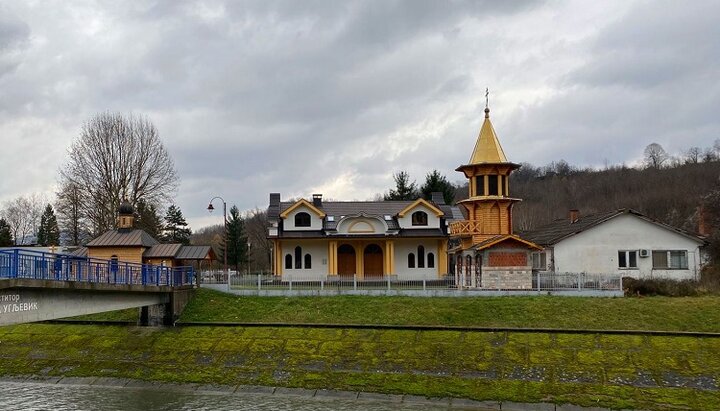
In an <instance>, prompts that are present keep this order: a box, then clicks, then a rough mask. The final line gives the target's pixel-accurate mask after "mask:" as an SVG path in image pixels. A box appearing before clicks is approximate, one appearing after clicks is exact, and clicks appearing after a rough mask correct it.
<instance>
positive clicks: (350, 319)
mask: <svg viewBox="0 0 720 411" xmlns="http://www.w3.org/2000/svg"><path fill="white" fill-rule="evenodd" d="M718 307H720V296H703V297H673V298H670V297H649V298H589V297H588V298H585V297H550V296H543V297H475V298H470V297H468V298H421V297H367V296H338V297H240V296H234V295H230V294H226V293H221V292H217V291H212V290H207V289H200V290H198V291H197V294H196V296H195V298H194V299H193V300H192V301H191V302H190V303H189V304H188V306H187V307H186V308H185V311H184V313H183V315H182V316H181V318H180V320H181V321H201V322H258V323H262V322H284V323H338V324H394V325H406V324H407V325H448V326H480V327H533V328H561V329H576V328H580V329H592V330H607V329H623V330H659V331H703V332H720V309H718Z"/></svg>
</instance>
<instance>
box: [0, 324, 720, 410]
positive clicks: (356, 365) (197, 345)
mask: <svg viewBox="0 0 720 411" xmlns="http://www.w3.org/2000/svg"><path fill="white" fill-rule="evenodd" d="M718 352H720V339H717V338H705V339H703V338H691V337H661V336H651V337H648V336H626V335H594V334H593V335H585V334H562V333H556V334H551V333H518V332H460V331H405V330H354V329H320V328H280V327H272V328H265V327H262V328H258V327H212V326H207V327H205V326H201V327H182V328H152V327H145V328H143V327H125V326H97V325H58V324H29V325H18V326H12V327H0V358H2V360H1V361H0V375H38V376H61V375H62V376H78V377H85V376H104V377H117V378H138V379H144V380H155V381H166V382H184V383H212V384H229V385H234V384H256V385H271V386H289V387H304V388H331V389H342V390H353V391H371V392H383V393H395V394H400V393H405V394H416V395H427V396H436V397H463V398H472V399H477V400H495V401H520V402H542V401H546V402H558V403H574V404H579V405H584V406H605V407H613V408H636V407H637V408H643V409H664V408H674V409H677V408H681V409H682V408H691V409H716V407H717V404H720V392H718V391H717V390H716V389H713V384H715V383H713V380H714V379H717V378H718V377H720V356H718V355H717V354H718ZM686 387H697V388H698V389H693V388H686Z"/></svg>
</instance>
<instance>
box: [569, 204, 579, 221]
mask: <svg viewBox="0 0 720 411" xmlns="http://www.w3.org/2000/svg"><path fill="white" fill-rule="evenodd" d="M579 219H580V210H578V209H577V208H573V209H572V210H570V224H572V223H574V222H576V221H577V220H579Z"/></svg>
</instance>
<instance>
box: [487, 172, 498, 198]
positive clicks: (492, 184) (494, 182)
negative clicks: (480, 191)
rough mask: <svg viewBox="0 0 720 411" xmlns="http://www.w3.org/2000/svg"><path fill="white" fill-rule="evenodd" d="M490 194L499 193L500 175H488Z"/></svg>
mask: <svg viewBox="0 0 720 411" xmlns="http://www.w3.org/2000/svg"><path fill="white" fill-rule="evenodd" d="M488 195H489V196H496V195H498V176H492V175H491V176H488Z"/></svg>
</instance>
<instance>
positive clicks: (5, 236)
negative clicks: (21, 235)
mask: <svg viewBox="0 0 720 411" xmlns="http://www.w3.org/2000/svg"><path fill="white" fill-rule="evenodd" d="M13 244H14V242H13V238H12V231H11V230H10V224H8V223H7V221H5V219H4V218H0V247H11V246H12V245H13Z"/></svg>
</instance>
